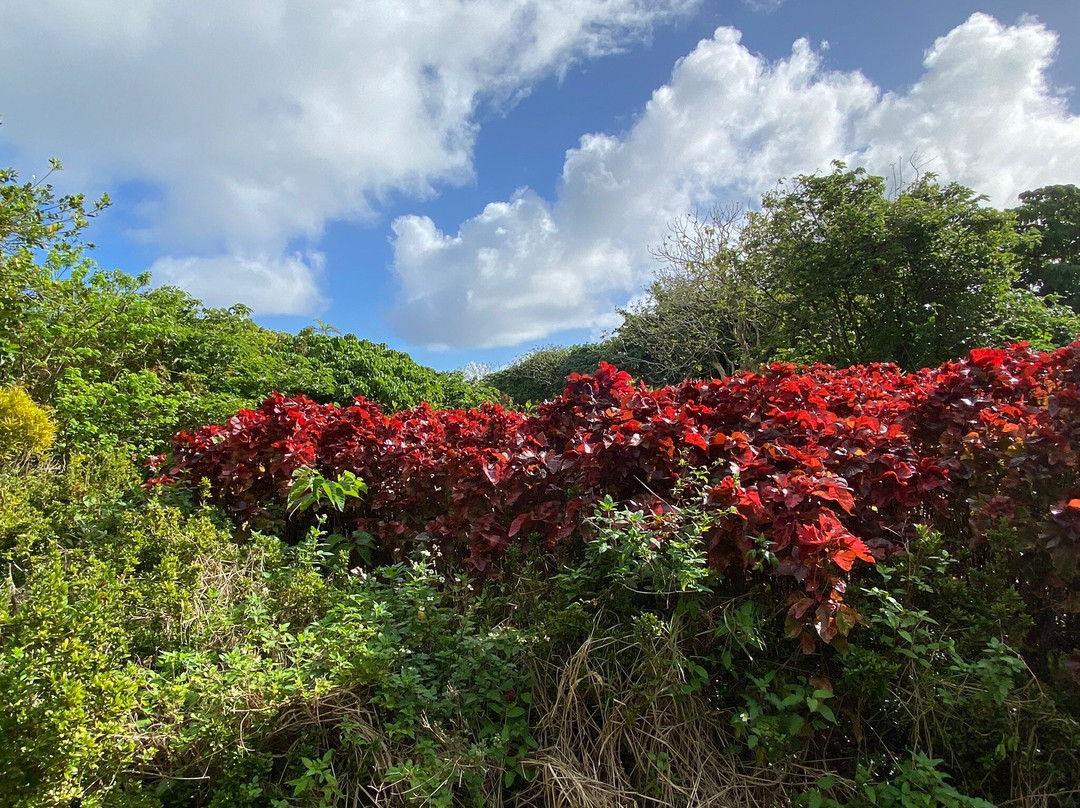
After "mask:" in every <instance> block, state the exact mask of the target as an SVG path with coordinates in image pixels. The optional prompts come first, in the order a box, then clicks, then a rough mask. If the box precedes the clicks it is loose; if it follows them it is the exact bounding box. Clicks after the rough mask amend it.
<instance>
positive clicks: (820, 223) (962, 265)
mask: <svg viewBox="0 0 1080 808" xmlns="http://www.w3.org/2000/svg"><path fill="white" fill-rule="evenodd" d="M886 188H887V186H886V181H885V179H884V178H883V177H878V176H873V175H870V174H868V173H867V172H866V171H864V170H863V169H855V170H848V169H847V168H846V167H845V166H844V165H843V164H841V163H836V164H835V165H834V169H833V171H832V172H831V173H829V174H826V175H813V176H799V177H796V178H795V179H793V180H791V181H789V182H785V183H782V184H781V185H780V186H779V188H778V189H777V190H775V191H773V192H771V193H768V194H766V195H765V196H764V197H763V198H762V202H761V209H760V210H758V211H753V212H750V213H748V214H747V215H746V216H745V217H739V216H738V215H737V212H734V211H721V212H719V213H714V214H713V215H712V216H711V217H708V218H704V219H702V218H693V217H692V218H691V219H689V220H686V221H685V222H682V223H679V224H678V225H677V226H676V227H675V228H674V229H673V232H672V235H671V236H670V237H669V239H668V240H667V241H665V243H664V244H663V245H662V246H661V248H660V249H659V251H658V253H659V256H660V257H661V258H663V259H664V260H665V268H664V269H663V270H662V271H661V272H660V273H658V275H657V279H656V281H655V282H654V284H653V286H652V287H651V290H650V291H651V296H650V299H649V301H648V302H647V303H646V304H644V305H642V306H639V307H637V308H635V309H633V310H631V311H629V312H624V316H625V320H624V323H623V325H622V326H621V327H620V329H619V330H618V332H617V334H616V343H617V344H618V345H619V346H620V350H621V351H622V353H623V354H624V355H626V356H627V357H628V358H629V359H630V360H631V362H636V363H637V364H638V367H639V368H640V369H641V371H643V372H642V373H641V375H642V376H643V377H644V378H646V379H647V380H649V381H651V382H653V383H661V382H672V381H676V380H677V379H680V378H687V377H692V376H697V375H706V376H709V375H721V374H723V373H726V372H730V371H731V370H733V369H736V368H746V367H755V366H757V365H759V364H761V363H762V362H764V361H768V360H771V359H789V360H794V361H799V362H813V361H823V362H828V363H832V364H836V365H851V364H857V363H866V362H874V361H890V362H896V363H898V364H899V365H901V366H902V367H905V368H908V369H917V368H921V367H926V366H933V365H937V364H939V363H941V362H943V361H945V360H947V359H950V358H952V357H956V356H959V355H961V354H963V353H965V352H966V351H968V350H969V349H971V348H973V347H977V346H980V345H988V344H999V343H1002V342H1007V341H1016V340H1029V341H1031V342H1032V343H1033V344H1035V345H1036V346H1038V347H1049V346H1050V345H1054V344H1060V343H1061V342H1064V341H1067V340H1069V339H1071V338H1073V337H1074V336H1075V335H1076V333H1077V330H1078V329H1080V321H1078V319H1077V318H1076V317H1075V316H1074V314H1073V313H1072V312H1071V311H1070V310H1068V309H1067V308H1065V307H1063V306H1060V305H1056V304H1055V302H1054V300H1053V299H1052V298H1051V299H1048V300H1044V299H1042V298H1040V297H1039V296H1038V295H1037V294H1036V293H1035V292H1034V291H1033V290H1032V289H1030V288H1025V287H1024V286H1023V285H1022V284H1020V283H1019V279H1020V271H1019V268H1018V266H1017V262H1018V258H1017V250H1018V249H1019V248H1020V247H1021V245H1022V244H1023V243H1024V242H1025V239H1024V238H1023V237H1022V236H1021V235H1020V234H1019V233H1018V232H1017V230H1016V228H1015V227H1014V220H1013V216H1012V214H1011V213H1009V212H1003V211H999V210H995V209H994V208H992V207H988V206H986V205H984V204H983V201H984V198H983V197H980V196H978V195H977V194H976V193H975V192H974V191H972V190H971V189H969V188H965V187H964V186H962V185H958V184H956V183H951V184H947V185H942V184H940V183H939V182H937V180H936V179H935V178H934V177H933V176H932V175H926V176H923V177H921V178H919V179H918V180H917V181H916V182H914V183H913V184H911V185H909V186H907V187H906V188H904V189H903V190H901V191H900V192H899V193H898V194H896V195H894V196H890V195H889V194H888V193H887V192H886Z"/></svg>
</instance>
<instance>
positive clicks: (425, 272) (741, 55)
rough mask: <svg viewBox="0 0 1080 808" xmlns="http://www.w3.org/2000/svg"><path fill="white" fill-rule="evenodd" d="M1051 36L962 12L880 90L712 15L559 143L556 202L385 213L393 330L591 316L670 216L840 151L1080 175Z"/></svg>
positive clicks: (445, 334)
mask: <svg viewBox="0 0 1080 808" xmlns="http://www.w3.org/2000/svg"><path fill="white" fill-rule="evenodd" d="M1056 46H1057V39H1056V36H1055V35H1054V33H1053V32H1051V31H1049V30H1047V29H1046V28H1045V27H1043V26H1042V25H1040V24H1039V23H1038V22H1036V21H1034V20H1031V19H1023V20H1021V21H1020V23H1018V24H1017V25H1014V26H1004V25H1002V24H1000V23H999V22H998V21H996V20H995V19H993V18H992V17H990V16H987V15H985V14H975V15H973V16H972V17H971V18H970V19H969V20H967V22H965V23H964V24H962V25H960V26H958V27H957V28H956V29H954V30H953V31H951V32H950V33H948V34H947V35H946V36H943V37H941V38H940V39H938V40H937V41H936V42H935V43H934V45H933V47H931V48H930V49H929V50H928V51H927V52H926V54H925V59H924V73H923V75H922V77H921V79H920V80H919V81H918V83H916V84H915V85H914V86H912V87H911V88H909V89H908V90H907V91H906V92H899V93H897V92H890V93H882V92H881V91H880V89H879V88H878V87H876V86H875V85H874V84H873V83H872V82H871V81H870V80H869V79H867V78H866V77H865V76H864V75H862V74H861V73H859V72H836V71H829V70H827V69H825V67H824V65H823V62H822V58H821V56H820V54H819V52H817V51H815V50H814V49H813V48H812V46H811V45H810V43H809V42H807V41H806V40H799V41H797V42H796V43H795V44H794V46H793V48H792V51H791V55H790V56H788V57H787V58H785V59H781V60H779V61H776V62H770V61H768V60H766V59H765V58H763V57H762V56H760V55H756V54H754V53H751V52H750V51H749V50H748V49H747V48H746V47H745V46H743V45H742V43H741V42H740V34H739V32H738V31H736V30H734V29H731V28H720V29H718V30H717V31H716V32H715V34H714V36H713V37H712V38H710V39H706V40H703V41H702V42H700V43H699V44H698V46H697V47H696V48H695V49H694V50H693V51H692V52H691V53H690V54H689V55H687V56H686V57H684V58H683V59H681V60H680V61H679V62H678V63H677V64H676V65H675V68H674V70H673V72H672V75H671V79H670V81H669V82H668V83H667V84H665V85H664V86H663V87H661V88H660V89H658V90H656V92H655V93H653V96H652V98H651V100H650V101H649V103H648V104H647V105H646V107H645V109H644V110H643V111H642V113H641V115H640V117H639V118H638V120H637V122H636V123H635V124H634V126H633V127H632V129H631V130H630V131H629V132H628V133H627V134H626V135H625V136H624V137H612V136H609V135H604V134H590V135H586V136H584V137H582V138H581V141H580V144H579V146H578V147H577V148H576V149H572V150H571V151H569V152H567V155H566V160H565V163H564V166H563V173H562V177H561V183H560V187H559V191H558V197H557V199H556V200H554V201H553V202H549V201H547V200H544V199H542V198H540V197H538V196H537V195H536V194H535V193H534V192H532V191H531V190H529V189H520V190H519V191H518V192H517V193H515V194H514V196H513V197H512V198H511V199H510V200H509V201H508V202H496V203H492V204H489V205H488V206H487V207H486V208H485V209H484V211H483V212H482V213H481V214H480V215H478V216H476V217H475V218H472V219H470V220H468V221H466V222H464V223H463V224H462V225H461V226H460V229H459V230H458V232H457V233H456V234H448V233H443V232H440V231H439V230H438V229H437V228H436V226H435V224H434V222H433V221H432V220H431V219H429V218H426V217H418V216H405V217H401V218H399V219H397V220H396V221H395V222H394V224H393V229H394V234H395V236H394V271H395V273H396V274H397V277H398V279H399V281H400V287H401V299H400V303H399V305H398V307H397V309H396V311H395V313H394V319H395V323H396V326H397V327H398V329H399V330H400V331H401V333H403V334H404V335H405V336H407V337H408V338H410V339H413V340H415V341H418V342H424V343H426V344H429V345H446V346H459V347H461V346H482V347H489V346H502V345H514V344H518V343H520V342H522V341H526V340H537V339H541V338H543V337H545V336H548V335H550V334H553V333H556V332H558V331H560V330H563V329H568V328H582V327H589V328H594V329H595V328H598V327H603V326H604V325H605V324H609V323H610V319H611V312H612V309H613V305H615V304H619V303H624V302H625V301H626V300H627V299H628V298H629V297H630V296H631V295H633V294H634V292H635V291H636V290H638V289H640V287H641V286H642V285H643V284H644V283H645V282H646V281H647V280H648V278H649V277H650V275H651V273H652V270H653V269H654V268H655V264H654V263H653V261H652V260H651V257H650V254H649V247H650V245H655V244H657V243H658V242H659V241H660V240H661V239H662V237H663V235H664V233H665V230H666V227H667V225H668V223H669V222H671V221H672V220H673V219H675V218H676V217H678V216H680V215H682V214H685V213H686V212H687V211H688V210H690V209H692V208H695V207H700V206H705V205H709V204H711V203H713V202H717V201H721V202H723V201H732V200H733V201H737V202H742V203H746V202H751V201H753V200H755V199H757V198H758V197H759V196H760V193H761V192H762V191H764V190H768V189H769V188H771V187H773V186H774V184H775V182H776V180H777V178H780V177H784V176H788V177H790V176H792V175H793V174H797V173H811V172H815V171H819V170H828V168H829V163H830V161H831V160H832V159H835V158H844V159H846V160H847V161H848V162H849V163H851V164H859V165H865V166H867V167H868V168H869V169H871V170H873V171H876V172H880V173H886V174H888V173H889V170H890V165H892V164H895V163H897V162H898V161H900V160H902V159H904V158H905V157H906V156H909V155H911V154H912V153H913V152H916V151H917V152H919V154H920V160H921V161H922V163H923V164H924V166H925V167H927V168H929V169H930V170H934V171H936V172H938V173H939V175H940V176H942V177H943V178H945V179H948V180H957V181H960V182H962V183H965V184H968V185H970V186H972V187H974V188H976V189H978V190H979V191H981V192H984V193H987V194H988V195H989V196H990V199H991V201H992V202H993V203H995V204H998V205H1005V204H1010V203H1012V202H1014V201H1015V199H1014V198H1015V195H1016V194H1017V193H1018V192H1020V191H1022V190H1024V189H1027V188H1033V187H1037V186H1039V185H1041V184H1047V183H1058V182H1080V118H1078V117H1077V116H1074V115H1071V114H1070V113H1069V110H1068V108H1067V106H1066V103H1065V101H1064V99H1063V98H1062V97H1061V96H1060V95H1059V94H1056V93H1055V92H1054V90H1053V88H1051V87H1050V86H1049V84H1048V82H1047V78H1046V68H1047V66H1048V65H1049V64H1050V61H1051V59H1052V58H1053V54H1054V52H1055V49H1056Z"/></svg>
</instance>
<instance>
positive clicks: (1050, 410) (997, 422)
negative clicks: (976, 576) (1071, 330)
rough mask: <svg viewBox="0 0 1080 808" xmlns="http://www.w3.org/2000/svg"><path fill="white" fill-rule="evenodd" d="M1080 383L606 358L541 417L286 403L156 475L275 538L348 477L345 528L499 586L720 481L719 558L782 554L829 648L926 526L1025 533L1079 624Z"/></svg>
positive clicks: (1047, 376) (982, 368)
mask: <svg viewBox="0 0 1080 808" xmlns="http://www.w3.org/2000/svg"><path fill="white" fill-rule="evenodd" d="M1078 381H1080V342H1076V343H1073V344H1072V345H1070V346H1067V347H1065V348H1061V349H1059V350H1057V351H1055V352H1052V353H1036V352H1033V351H1031V350H1029V349H1028V348H1027V347H1026V346H1024V345H1017V346H1011V347H1009V348H1007V349H1001V350H998V349H981V350H975V351H972V352H971V354H970V356H969V357H968V358H966V359H964V360H963V361H959V362H950V363H947V364H945V365H942V366H941V367H939V368H936V369H933V370H923V371H921V372H919V373H914V374H905V373H901V372H900V371H899V370H898V369H897V368H896V367H895V366H892V365H870V366H859V367H853V368H849V369H835V368H831V367H826V366H814V367H810V368H805V369H799V368H796V367H794V366H792V365H783V364H775V365H771V366H769V367H768V368H766V369H764V370H763V371H762V372H761V373H739V374H737V375H735V376H732V377H729V378H727V379H723V380H713V381H687V382H684V383H682V384H678V385H675V386H671V387H664V388H661V389H659V390H651V391H650V390H647V389H646V388H645V387H643V386H642V385H640V384H635V383H634V382H633V381H632V379H631V378H630V376H629V375H628V374H626V373H623V372H620V371H618V370H617V369H615V368H614V367H612V366H610V365H606V364H605V365H601V366H600V368H599V369H598V370H597V372H596V373H595V374H594V375H592V376H580V375H574V376H571V377H570V379H569V383H568V384H567V386H566V390H565V391H564V393H563V395H562V396H560V397H559V398H557V399H555V400H554V401H551V402H549V403H545V404H542V405H540V406H539V407H538V408H537V410H536V412H535V413H532V414H522V413H517V412H507V411H505V410H504V409H502V408H501V407H498V406H495V405H486V406H484V407H481V408H480V409H477V410H470V411H462V410H447V411H435V410H432V409H431V408H430V407H428V406H426V405H423V406H420V407H417V408H416V409H413V410H410V411H407V412H403V413H399V414H397V415H394V416H386V415H385V414H384V413H383V412H382V411H381V410H380V409H379V408H378V407H377V406H376V405H374V404H372V403H371V402H368V401H365V400H363V399H357V401H356V403H355V404H354V405H353V406H350V407H343V408H338V407H335V406H332V405H322V404H317V403H315V402H313V401H310V400H308V399H306V398H303V397H297V398H295V399H287V398H284V397H282V396H280V395H274V396H271V397H270V398H269V399H267V400H266V401H265V402H264V403H263V405H262V406H261V407H260V408H259V409H258V410H243V411H241V412H239V413H238V414H237V415H236V416H234V417H233V418H231V419H230V420H229V421H228V422H227V423H226V424H224V425H222V426H207V427H204V428H202V429H200V430H199V431H198V432H196V433H194V434H189V433H181V434H179V435H177V436H176V438H175V439H174V443H175V447H174V450H173V456H172V466H171V468H170V470H169V471H168V472H167V473H166V474H165V475H163V476H162V477H158V478H156V479H155V480H154V482H177V481H180V482H182V483H184V484H189V485H190V484H196V483H199V482H200V481H207V482H208V485H209V491H210V493H211V496H212V498H213V499H214V500H215V501H217V502H219V503H221V504H222V505H224V506H225V507H226V508H228V509H229V510H230V511H231V512H232V513H234V514H236V516H237V517H238V519H240V520H242V521H247V522H249V523H251V524H256V525H257V524H258V523H259V522H260V520H265V519H267V518H268V516H269V514H270V512H271V511H272V510H273V509H274V508H276V509H277V511H276V512H278V513H280V508H281V506H282V505H283V504H284V502H285V500H286V498H287V495H288V490H289V486H290V485H291V483H292V474H293V471H294V470H296V469H297V468H300V467H314V468H316V469H318V470H319V471H320V472H321V473H322V474H324V475H326V476H328V477H333V476H336V475H337V474H338V473H340V472H341V471H344V470H349V471H352V472H354V473H356V474H358V475H359V476H360V477H362V478H363V479H364V481H365V482H366V483H367V485H368V494H367V495H366V496H365V497H363V498H361V499H359V500H356V501H355V502H353V503H352V504H351V505H350V510H349V511H348V513H347V517H348V519H349V520H350V521H351V522H352V523H353V524H354V525H355V527H356V528H357V529H363V530H366V531H368V532H370V533H371V534H372V535H373V536H375V537H376V539H377V541H378V544H379V547H380V548H381V550H382V551H383V552H384V553H385V554H393V553H394V552H400V551H402V550H405V549H407V548H408V547H410V546H412V545H414V544H415V543H417V542H420V541H423V542H428V543H430V545H431V546H433V547H436V548H437V549H438V550H439V551H440V552H441V553H442V555H443V557H444V558H447V559H451V560H456V563H459V564H461V565H464V566H465V567H466V568H467V569H469V570H470V571H471V572H473V573H474V574H476V575H478V576H484V575H489V574H491V573H492V572H493V571H495V570H497V569H498V568H499V562H500V560H501V559H502V557H503V555H504V553H505V551H506V548H507V547H508V546H509V545H510V544H511V543H512V542H515V543H520V544H521V545H522V546H523V548H524V549H526V550H538V549H543V550H548V551H555V550H558V549H559V548H560V547H561V546H563V545H565V543H566V542H567V541H568V540H569V539H570V538H571V537H572V536H575V535H577V534H575V528H576V527H577V526H578V525H579V524H580V520H581V518H582V516H583V515H584V514H586V513H589V512H591V510H592V507H593V505H594V504H595V503H596V502H597V501H598V500H599V499H600V498H602V497H604V496H611V497H613V498H614V499H616V500H619V501H623V502H631V503H636V504H637V505H639V506H641V507H646V506H649V507H657V506H658V505H659V506H661V507H662V503H663V501H664V499H665V498H667V497H669V496H670V495H671V493H672V491H673V488H674V487H675V485H676V483H677V481H678V480H679V479H680V477H682V476H684V475H685V473H686V470H687V469H688V468H705V469H707V470H709V474H710V477H709V479H710V482H709V483H708V484H706V485H704V487H702V488H701V490H700V491H699V493H700V495H701V497H702V501H703V503H704V504H705V505H706V506H707V507H711V508H715V509H716V511H717V514H718V519H717V525H716V527H715V528H714V529H713V530H712V531H711V532H710V533H709V534H708V535H707V536H706V537H705V541H706V547H705V550H706V552H707V554H708V560H709V563H710V565H711V566H713V567H714V568H716V569H720V570H729V571H731V572H733V571H734V569H737V568H739V567H740V565H743V564H745V563H746V559H747V557H748V551H749V550H750V549H752V547H753V546H754V544H755V542H766V543H767V544H768V545H769V547H770V549H771V551H772V552H773V553H774V554H775V556H776V557H777V558H778V559H779V564H778V566H777V567H776V569H775V574H776V575H778V576H781V577H784V578H786V579H789V580H792V581H793V582H794V583H795V585H796V587H797V590H798V591H797V594H796V595H794V596H792V598H791V602H790V604H789V616H790V617H791V620H790V621H789V622H790V624H791V625H792V627H793V629H792V634H793V635H798V634H799V633H800V632H803V631H804V628H805V630H806V632H809V631H811V630H812V631H813V632H814V634H816V635H817V636H818V637H820V638H821V639H822V640H824V641H825V642H830V641H832V640H834V639H835V638H836V637H837V636H838V635H844V634H846V633H847V630H848V629H849V628H850V627H851V625H852V624H853V623H854V622H855V621H856V620H857V619H858V616H857V615H855V614H854V613H853V612H852V611H851V610H850V609H849V608H848V607H847V606H846V605H845V604H844V603H843V593H844V590H845V587H846V584H847V580H848V578H849V575H850V573H851V571H852V569H853V567H854V565H855V564H856V563H857V562H860V561H861V562H865V563H872V562H873V561H874V558H875V557H877V558H883V557H885V556H887V555H889V554H892V553H896V552H901V551H902V550H903V548H904V546H905V543H906V541H907V539H908V538H909V536H910V535H911V533H910V532H911V530H912V528H913V526H914V525H915V524H916V523H918V522H930V523H938V524H947V525H951V526H952V527H953V528H954V529H960V530H962V531H964V532H965V534H966V538H968V539H970V541H972V542H973V543H975V544H977V543H978V542H979V541H980V540H981V539H982V537H983V536H984V535H985V533H986V531H987V530H989V529H990V528H992V527H993V526H995V525H997V524H999V523H1000V522H1001V520H1002V519H1005V520H1008V521H1010V522H1011V523H1012V524H1013V525H1014V526H1015V527H1016V528H1017V530H1018V535H1019V536H1020V539H1021V546H1020V548H1019V550H1020V552H1021V554H1022V558H1024V559H1025V564H1026V565H1027V569H1026V570H1025V574H1026V575H1027V576H1028V583H1029V586H1032V587H1034V588H1035V589H1036V590H1038V591H1040V592H1042V593H1044V596H1045V600H1046V604H1047V606H1048V607H1049V608H1051V609H1052V610H1053V609H1058V610H1059V611H1060V610H1061V609H1062V608H1064V609H1065V611H1068V608H1065V607H1064V606H1062V604H1066V603H1071V602H1072V601H1075V600H1077V597H1076V595H1075V592H1076V589H1077V587H1076V586H1075V584H1076V575H1077V563H1078V560H1080V488H1078V486H1077V458H1078V452H1077V450H1078V447H1080V391H1078ZM958 509H959V510H961V511H963V513H962V516H963V519H958V518H957V511H958ZM957 526H959V527H957ZM1070 597H1071V598H1072V601H1070V600H1069V598H1070ZM1074 622H1075V621H1074ZM803 645H804V647H808V648H809V647H812V645H813V639H812V635H811V634H809V633H803Z"/></svg>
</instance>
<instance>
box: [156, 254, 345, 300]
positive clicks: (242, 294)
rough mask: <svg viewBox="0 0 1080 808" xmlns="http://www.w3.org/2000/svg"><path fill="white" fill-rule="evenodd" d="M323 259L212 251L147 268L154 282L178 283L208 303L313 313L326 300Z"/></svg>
mask: <svg viewBox="0 0 1080 808" xmlns="http://www.w3.org/2000/svg"><path fill="white" fill-rule="evenodd" d="M324 263H325V258H324V256H323V254H322V253H318V252H311V253H308V254H306V255H301V254H299V253H297V254H293V255H284V256H274V255H256V256H251V255H243V254H239V255H215V256H210V257H207V258H199V257H195V256H185V257H181V258H176V257H173V256H166V257H164V258H159V259H158V260H157V261H155V262H154V263H153V265H151V267H150V272H151V273H153V276H154V279H155V281H157V282H158V283H162V284H167V285H169V286H179V287H180V288H181V289H185V290H187V291H188V292H190V293H191V294H192V295H194V296H195V297H196V298H198V299H199V300H201V301H202V302H203V303H204V304H205V305H207V306H213V307H228V306H231V305H233V304H234V303H236V302H237V301H243V303H244V305H246V306H248V307H249V308H251V309H252V310H253V311H258V312H260V313H262V314H312V313H313V312H317V311H319V310H320V309H321V308H322V307H323V306H324V305H325V303H326V300H325V299H324V298H323V296H322V294H321V293H320V292H319V286H318V278H319V276H320V275H321V274H322V270H323V266H324Z"/></svg>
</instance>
